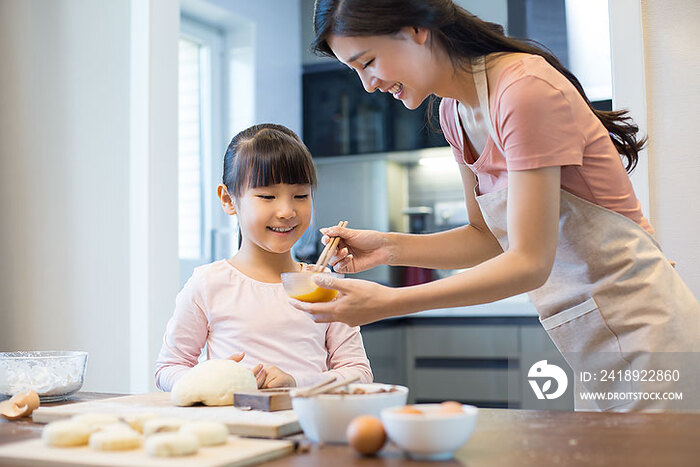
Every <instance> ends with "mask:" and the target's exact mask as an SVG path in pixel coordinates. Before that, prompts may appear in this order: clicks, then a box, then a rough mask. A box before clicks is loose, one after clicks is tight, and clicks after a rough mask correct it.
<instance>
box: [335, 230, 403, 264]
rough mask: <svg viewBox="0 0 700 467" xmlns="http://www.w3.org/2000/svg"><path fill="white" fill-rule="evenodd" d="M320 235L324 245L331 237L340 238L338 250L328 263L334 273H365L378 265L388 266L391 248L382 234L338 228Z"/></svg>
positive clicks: (372, 231)
mask: <svg viewBox="0 0 700 467" xmlns="http://www.w3.org/2000/svg"><path fill="white" fill-rule="evenodd" d="M321 233H322V234H323V237H322V238H321V243H323V244H324V245H326V244H327V243H328V242H329V241H330V239H331V237H340V242H339V243H338V249H337V250H336V253H335V255H333V257H332V258H331V260H330V263H329V264H330V265H331V266H333V267H334V269H335V271H336V272H341V273H355V272H360V271H366V270H367V269H372V268H373V267H375V266H379V265H380V264H388V263H389V260H390V258H391V251H390V248H391V246H390V244H389V241H388V237H387V235H386V234H384V233H381V232H377V231H375V230H356V229H348V228H346V227H338V226H335V227H327V228H325V229H321Z"/></svg>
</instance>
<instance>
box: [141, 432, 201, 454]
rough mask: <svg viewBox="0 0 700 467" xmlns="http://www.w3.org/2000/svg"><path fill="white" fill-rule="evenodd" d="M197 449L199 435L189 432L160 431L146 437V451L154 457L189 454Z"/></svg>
mask: <svg viewBox="0 0 700 467" xmlns="http://www.w3.org/2000/svg"><path fill="white" fill-rule="evenodd" d="M197 449H199V441H197V437H196V436H195V435H191V434H188V433H158V434H156V435H153V436H151V437H149V438H147V439H146V452H148V454H149V455H151V456H153V457H176V456H187V455H190V454H194V453H196V452H197Z"/></svg>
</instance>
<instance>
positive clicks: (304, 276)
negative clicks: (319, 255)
mask: <svg viewBox="0 0 700 467" xmlns="http://www.w3.org/2000/svg"><path fill="white" fill-rule="evenodd" d="M317 274H323V275H329V276H332V277H337V278H342V277H343V275H342V274H336V273H334V272H312V271H301V272H285V273H282V275H281V278H282V285H283V286H284V290H285V292H287V295H289V296H290V297H293V298H296V299H298V300H301V301H304V302H330V301H331V300H333V299H334V298H335V296H336V295H337V294H338V292H337V291H335V290H332V289H324V288H322V287H319V286H317V285H316V283H315V282H314V281H313V276H315V275H317Z"/></svg>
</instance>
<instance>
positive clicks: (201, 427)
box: [180, 421, 228, 446]
mask: <svg viewBox="0 0 700 467" xmlns="http://www.w3.org/2000/svg"><path fill="white" fill-rule="evenodd" d="M180 433H189V434H192V435H195V436H196V437H197V439H198V440H199V445H200V446H216V445H219V444H224V443H226V441H227V440H228V428H226V425H224V424H223V423H221V422H212V421H199V422H188V423H185V424H184V425H182V426H181V427H180Z"/></svg>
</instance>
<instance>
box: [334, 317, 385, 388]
mask: <svg viewBox="0 0 700 467" xmlns="http://www.w3.org/2000/svg"><path fill="white" fill-rule="evenodd" d="M326 349H328V368H329V370H328V371H325V372H323V375H324V377H327V376H328V375H334V376H336V377H337V378H338V380H339V381H340V380H343V379H349V378H353V377H355V376H359V377H360V382H361V383H371V382H372V381H373V379H374V375H372V369H371V368H370V366H369V360H368V359H367V354H366V353H365V347H364V345H363V344H362V335H361V334H360V328H359V327H350V326H347V325H345V324H343V323H331V324H329V325H328V329H327V330H326Z"/></svg>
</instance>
